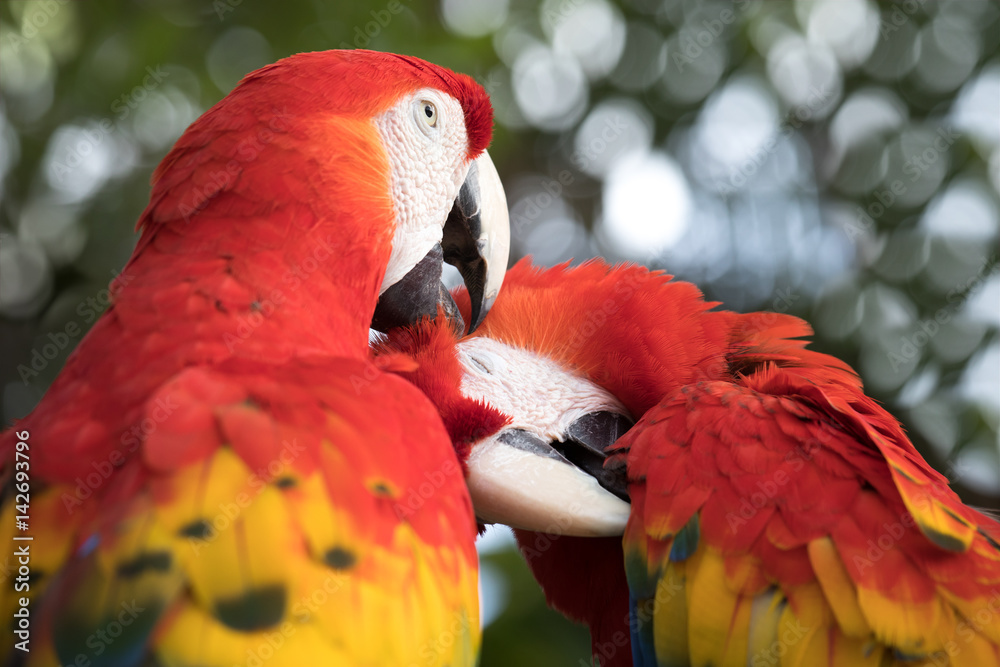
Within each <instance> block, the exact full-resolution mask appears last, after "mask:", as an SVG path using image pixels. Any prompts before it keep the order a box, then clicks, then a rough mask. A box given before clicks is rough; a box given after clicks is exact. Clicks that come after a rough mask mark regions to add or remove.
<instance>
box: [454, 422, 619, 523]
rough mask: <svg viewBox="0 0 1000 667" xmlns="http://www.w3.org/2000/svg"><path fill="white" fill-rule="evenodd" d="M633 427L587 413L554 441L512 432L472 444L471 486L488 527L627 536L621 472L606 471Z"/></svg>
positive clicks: (476, 506) (472, 493) (479, 512)
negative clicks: (614, 448)
mask: <svg viewBox="0 0 1000 667" xmlns="http://www.w3.org/2000/svg"><path fill="white" fill-rule="evenodd" d="M631 425H632V422H631V421H630V420H629V419H628V418H627V417H625V416H623V415H620V414H616V413H611V412H597V413H592V414H588V415H584V416H583V417H581V418H580V419H579V420H577V421H576V422H574V423H573V424H572V425H570V428H569V429H568V432H567V437H566V438H565V439H564V440H563V441H561V442H550V441H548V440H546V439H544V438H541V437H539V436H537V435H535V434H533V433H530V432H528V431H525V430H522V429H516V428H508V429H504V430H502V431H501V432H500V433H499V434H497V435H495V436H492V437H491V438H489V439H487V440H486V441H484V442H481V443H479V444H477V445H474V446H473V448H472V452H471V453H470V454H469V459H468V470H469V474H468V477H467V479H466V482H467V483H468V486H469V492H470V494H471V495H472V504H473V506H474V508H475V510H476V516H477V517H478V518H479V520H481V521H483V522H484V523H502V524H506V525H508V526H511V527H512V528H520V529H524V530H533V531H537V532H544V533H551V534H556V535H573V536H577V537H601V536H611V535H621V534H623V533H624V532H625V524H626V522H627V521H628V516H629V511H630V506H629V504H628V502H627V500H628V495H627V480H626V479H625V477H624V471H623V470H608V469H606V468H604V466H603V463H604V459H605V458H606V456H607V455H606V454H605V450H606V449H607V448H608V447H610V446H611V445H612V444H613V443H614V442H615V440H617V439H618V438H619V437H620V436H621V435H623V434H624V433H625V431H627V430H628V429H629V428H630V427H631Z"/></svg>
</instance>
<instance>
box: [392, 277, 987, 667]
mask: <svg viewBox="0 0 1000 667" xmlns="http://www.w3.org/2000/svg"><path fill="white" fill-rule="evenodd" d="M669 278H670V277H669V276H665V275H663V274H660V273H657V272H650V271H647V270H645V269H643V268H641V267H635V266H632V267H618V268H615V269H611V268H610V267H608V266H607V265H604V264H603V263H600V262H592V263H589V264H586V265H583V266H581V267H578V268H576V269H568V268H567V267H566V266H561V267H556V268H554V269H550V270H546V271H539V270H536V269H534V268H533V267H531V266H530V264H528V263H526V262H521V263H519V264H518V265H516V266H515V267H514V268H512V269H511V270H510V271H509V272H508V274H507V277H506V281H505V284H504V291H503V293H502V294H501V295H500V297H499V298H498V300H497V302H496V305H495V308H494V309H493V311H492V312H491V314H490V317H489V319H488V320H487V321H486V322H485V323H484V325H483V327H481V328H480V329H479V330H477V331H476V332H475V334H474V335H473V337H471V338H468V339H465V340H463V341H461V342H460V343H458V345H457V347H455V346H454V343H453V342H452V344H451V348H449V345H448V341H447V340H446V339H447V335H448V334H447V332H442V333H441V334H440V335H437V336H436V337H435V336H432V335H430V334H428V333H426V332H423V333H421V334H420V336H419V337H417V338H416V339H415V338H414V337H413V335H412V334H410V335H409V337H407V335H403V334H395V335H394V336H393V339H392V343H393V344H394V345H395V346H396V347H397V348H400V349H404V350H406V349H412V350H416V351H411V352H410V354H411V355H413V356H414V357H415V358H416V359H417V360H418V361H419V362H421V366H420V367H419V368H417V369H416V370H415V371H412V372H410V373H407V376H408V377H410V379H411V380H413V381H415V382H416V383H417V384H418V386H420V387H421V388H422V389H423V390H424V391H425V392H427V394H428V396H430V397H431V398H432V399H433V400H435V402H436V404H438V405H439V407H440V408H441V409H442V412H443V413H444V414H446V415H447V413H448V412H449V406H450V405H451V404H454V403H455V399H453V398H448V397H449V396H451V395H455V394H460V395H462V396H465V397H468V398H478V399H483V400H484V401H486V402H487V403H489V404H490V405H492V406H495V407H497V408H499V409H500V411H501V413H503V414H504V416H505V417H507V419H508V424H507V425H505V426H501V427H499V428H498V429H494V430H483V431H482V432H481V433H480V434H479V436H478V437H477V438H476V439H475V440H474V441H473V442H469V443H465V444H464V445H463V451H464V449H470V450H471V453H470V454H469V455H468V459H467V466H468V468H469V485H470V489H471V493H472V498H473V503H474V505H475V506H476V507H477V512H479V509H478V508H479V507H480V506H481V505H482V506H485V507H486V512H485V514H486V515H487V517H486V518H488V519H490V520H495V521H502V522H505V523H508V524H509V525H512V526H513V527H515V528H517V529H521V530H515V533H516V535H517V537H518V541H519V543H520V545H521V549H522V552H524V554H525V556H526V557H527V560H528V563H529V565H530V566H531V568H532V570H533V572H534V574H535V576H536V578H537V579H538V580H539V582H540V583H541V585H542V586H543V588H544V589H545V592H546V595H547V597H548V600H549V602H550V604H551V605H552V606H554V607H555V608H557V609H559V610H561V611H562V612H564V613H565V614H566V615H568V616H570V617H571V618H574V619H577V620H581V621H584V622H586V623H588V624H589V625H590V627H591V631H592V639H593V651H594V654H595V656H599V657H600V658H601V661H600V664H601V665H602V666H604V667H607V666H608V665H616V666H624V665H629V664H632V663H633V659H634V664H635V665H637V666H643V667H645V666H654V665H658V666H661V667H664V666H675V665H698V666H708V665H713V666H716V667H719V666H722V665H751V666H752V667H758V666H759V665H802V666H810V667H811V666H814V665H815V666H818V665H830V666H837V665H873V666H874V665H900V666H902V665H907V666H912V665H949V664H950V665H954V666H964V665H967V666H969V667H973V666H975V667H987V666H989V665H1000V526H998V524H997V523H995V522H993V521H992V520H990V519H988V518H987V517H985V516H984V515H982V514H981V513H979V512H977V511H976V510H974V509H971V508H969V507H967V506H965V505H964V504H962V503H961V501H960V500H959V499H958V497H957V496H956V495H955V494H954V492H953V491H951V489H950V488H949V487H948V482H947V480H946V479H945V478H944V477H943V476H942V475H940V474H939V473H937V472H936V471H934V470H933V469H931V468H930V466H928V465H927V463H926V462H925V461H924V460H923V459H922V458H921V457H920V455H919V454H918V453H917V452H916V450H915V449H914V448H913V446H912V444H911V443H910V442H909V440H908V439H907V438H906V436H905V435H904V433H903V431H902V429H901V427H900V425H899V424H898V422H897V421H896V420H895V419H894V418H893V417H892V416H891V415H889V414H888V413H887V412H886V411H885V410H884V409H883V408H881V407H880V406H879V405H878V404H877V403H875V401H873V400H871V399H870V398H868V397H866V396H865V395H864V393H863V392H862V389H861V382H860V380H859V379H858V377H857V376H856V375H855V374H854V372H853V371H852V370H851V369H850V368H849V367H848V366H847V365H846V364H844V363H842V362H840V361H839V360H837V359H835V358H833V357H830V356H828V355H825V354H820V353H817V352H813V351H810V350H807V349H805V345H806V343H805V342H804V341H801V340H795V339H798V338H801V337H804V336H808V335H809V334H810V333H811V332H810V329H809V327H808V325H807V324H806V323H805V322H803V321H801V320H799V319H797V318H795V317H791V316H788V315H779V314H776V313H750V314H746V315H741V314H736V313H732V312H725V311H714V310H712V308H713V307H714V306H716V305H718V304H714V303H709V302H706V301H704V300H703V298H702V297H701V294H700V293H699V292H698V290H697V289H696V288H695V287H693V286H692V285H690V284H687V283H683V282H677V281H671V280H669ZM432 329H433V327H432ZM414 340H416V342H414ZM428 341H437V342H435V343H434V344H433V345H431V344H429V343H428ZM449 356H453V357H454V358H455V359H454V360H453V361H448V358H449ZM442 360H444V361H442ZM424 376H430V377H432V378H433V381H429V380H428V379H427V377H424ZM525 378H530V381H528V382H525V381H524V379H525ZM583 397H585V398H583ZM574 406H575V408H574ZM595 408H596V409H597V410H599V411H600V412H602V413H604V414H605V417H604V418H603V421H602V424H603V425H601V424H597V425H596V428H594V429H592V430H591V432H590V437H589V440H590V446H589V447H585V448H583V449H584V450H585V451H584V452H583V454H582V455H581V452H580V450H581V448H580V447H578V446H576V445H575V444H574V441H577V442H578V441H579V440H580V439H579V438H573V437H572V434H571V429H570V428H568V427H566V426H563V427H561V428H559V429H556V430H555V432H552V431H551V430H550V431H549V432H546V433H537V435H538V436H541V437H536V438H534V439H533V440H532V442H531V445H530V446H528V447H523V446H520V444H519V443H518V441H517V440H516V439H512V438H511V436H510V433H511V432H512V431H514V432H517V431H523V430H525V429H529V430H530V429H531V428H532V426H531V424H532V423H535V422H536V421H538V420H539V419H540V417H539V415H542V417H541V420H542V421H547V422H550V423H551V422H552V421H553V420H552V419H551V418H550V417H548V416H545V415H547V414H552V413H555V414H560V415H562V416H563V422H562V423H565V422H566V421H568V420H567V419H566V417H571V416H572V415H573V414H574V413H573V410H574V409H576V410H580V409H582V410H584V411H587V412H593V411H594V410H595ZM608 413H610V415H608ZM631 418H635V419H637V420H638V423H637V424H636V425H635V426H634V427H633V428H632V429H631V430H630V431H629V432H628V433H627V435H625V436H624V437H622V438H621V439H620V440H618V442H617V443H615V444H613V445H612V444H611V443H612V442H613V440H614V438H615V437H616V436H617V434H618V432H620V431H621V430H622V429H624V428H626V427H627V426H628V424H629V423H630V422H629V420H630V419H631ZM445 419H446V421H447V419H448V417H447V416H446V417H445ZM470 419H472V418H471V417H468V416H466V417H465V420H466V421H469V420H470ZM595 423H596V422H595V421H594V420H591V424H592V425H594V424H595ZM585 439H587V438H585ZM560 440H561V441H563V442H558V441H560ZM480 449H483V450H484V451H486V452H487V453H488V456H484V457H480V456H477V451H478V450H480ZM604 456H609V460H608V462H607V465H605V466H603V468H602V467H601V466H600V464H599V460H600V458H602V457H604ZM559 458H564V460H563V461H562V467H563V468H565V469H566V470H564V471H562V473H561V474H562V476H563V477H567V476H571V473H570V470H574V471H575V472H574V473H573V474H576V473H579V470H580V469H582V470H587V471H591V472H592V473H593V474H595V475H596V476H597V478H598V479H599V480H600V482H601V484H602V486H604V487H605V488H606V489H607V490H608V491H610V492H614V493H620V491H621V488H622V486H623V484H624V485H626V486H627V492H628V496H629V497H630V499H631V510H630V514H629V517H628V520H627V521H628V523H627V527H626V528H625V533H624V539H623V544H616V539H615V538H610V539H609V538H598V539H583V538H577V537H559V536H555V535H553V536H546V537H545V538H544V539H541V540H539V535H538V534H537V533H533V532H530V531H544V532H546V533H559V532H563V533H566V532H570V533H575V534H584V533H585V532H586V530H587V527H588V526H591V527H592V526H594V525H595V524H594V523H593V522H592V521H591V522H583V523H579V522H577V523H571V522H569V521H567V520H565V519H560V518H559V510H560V505H561V504H562V505H565V506H569V505H572V504H574V503H575V504H577V505H579V504H581V503H582V504H583V505H585V506H587V505H588V501H580V500H578V499H577V496H576V495H575V490H574V489H573V488H571V487H569V486H567V485H560V488H559V489H557V490H553V489H552V487H551V486H550V485H548V484H546V481H547V479H548V478H549V477H551V475H550V474H549V473H548V472H546V471H545V470H544V469H543V468H544V466H549V467H553V466H552V463H551V462H552V461H553V460H558V459H559ZM507 459H514V460H515V462H514V464H513V465H504V464H503V462H504V461H505V460H507ZM530 459H534V461H531V460H530ZM565 459H568V460H565ZM497 462H501V463H500V464H498V463H497ZM567 464H570V465H567ZM573 464H575V465H576V466H577V467H578V468H577V467H574V466H573ZM622 475H624V476H626V478H625V479H623V478H622V477H621V476H622ZM532 496H537V497H539V498H540V499H539V500H538V501H537V502H538V503H539V504H541V505H542V506H544V508H545V511H538V510H537V508H536V510H535V511H534V512H531V513H528V512H525V511H524V507H525V506H530V505H531V503H532V500H531V497H532ZM592 497H593V496H592ZM602 511H606V512H607V511H608V510H602ZM617 512H618V510H611V511H609V512H608V514H607V516H608V519H609V520H608V521H607V522H606V525H603V526H600V530H598V531H595V532H597V533H601V534H606V533H607V532H611V529H612V528H613V524H614V517H615V516H617ZM571 514H572V515H573V516H579V515H580V512H579V511H574V512H571ZM546 522H548V523H546ZM565 526H570V528H571V530H569V531H566V530H563V528H564V527H565ZM523 529H529V530H523ZM622 546H623V547H624V553H623V550H622ZM623 563H624V567H622V564H623ZM625 579H627V583H626V581H625Z"/></svg>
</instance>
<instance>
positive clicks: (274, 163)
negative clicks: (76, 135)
mask: <svg viewBox="0 0 1000 667" xmlns="http://www.w3.org/2000/svg"><path fill="white" fill-rule="evenodd" d="M491 132H492V108H491V106H490V102H489V98H488V97H487V95H486V92H485V91H484V90H483V89H482V87H481V86H479V85H478V84H477V83H475V82H474V81H473V80H472V79H471V78H469V77H467V76H464V75H460V74H455V73H453V72H451V71H449V70H447V69H444V68H441V67H438V66H436V65H432V64H430V63H427V62H424V61H422V60H419V59H416V58H411V57H406V56H398V55H394V54H388V53H376V52H371V51H327V52H319V53H308V54H300V55H296V56H292V57H290V58H286V59H284V60H282V61H279V62H278V63H275V64H274V65H270V66H268V67H265V68H263V69H261V70H259V71H256V72H253V73H251V74H249V75H248V76H247V77H246V78H244V80H243V81H242V82H241V83H240V84H239V85H238V86H237V87H236V88H235V89H234V90H233V91H232V92H231V93H230V94H229V95H228V96H226V97H225V98H224V99H223V100H222V101H220V102H219V103H218V104H217V105H215V106H214V107H213V108H212V109H210V110H209V111H208V112H206V113H205V114H204V115H203V116H202V117H201V118H200V119H198V120H197V121H196V122H195V123H194V124H192V125H191V127H189V128H188V129H187V130H186V131H185V132H184V134H183V135H182V136H181V138H180V139H179V140H178V142H177V144H176V145H175V146H174V148H173V149H172V150H171V151H170V153H169V154H168V155H167V156H166V158H165V159H164V160H163V162H162V163H161V164H160V166H159V167H158V168H157V170H156V172H155V174H154V177H153V187H152V194H151V197H150V203H149V206H148V207H147V209H146V210H145V212H144V213H143V214H142V217H141V219H140V221H139V228H140V229H141V232H142V235H141V237H140V239H139V242H138V246H137V247H136V249H135V251H134V253H133V255H132V258H131V260H130V261H129V263H128V265H127V266H126V267H125V269H124V271H123V273H124V275H125V276H126V277H127V280H122V281H120V285H119V287H120V289H116V292H115V296H114V301H113V304H112V305H111V307H110V308H109V309H108V311H107V312H106V313H105V314H104V315H103V317H102V318H101V319H100V320H99V321H98V322H97V323H96V324H95V325H94V327H93V329H92V330H91V331H90V332H89V333H88V335H87V336H86V338H85V339H84V340H83V341H82V342H81V343H80V345H79V347H78V348H77V349H76V350H75V351H74V353H73V354H72V356H71V357H70V358H69V359H68V361H67V362H66V365H65V368H64V369H63V370H62V372H61V374H60V375H59V376H58V378H57V379H56V380H55V382H54V383H53V385H52V387H51V388H50V389H49V391H48V393H47V394H46V395H45V396H44V397H43V399H42V400H41V403H40V404H39V405H38V407H37V408H36V409H35V410H34V412H32V413H31V414H30V415H29V416H28V417H26V418H25V419H24V420H21V421H19V422H18V423H17V425H16V426H15V427H14V428H13V429H11V430H8V431H7V432H6V433H4V434H3V436H2V440H0V454H2V462H3V478H2V481H3V497H2V503H0V537H2V541H3V543H4V545H5V546H4V553H5V554H8V556H9V554H10V553H11V551H13V552H14V556H13V557H12V558H10V557H8V558H6V559H5V560H4V561H3V562H4V565H5V566H6V567H7V569H8V571H11V570H13V574H12V575H11V577H10V578H8V579H6V580H5V582H4V584H3V589H2V592H0V610H2V614H3V624H4V630H3V633H2V635H0V636H2V637H3V640H2V642H0V661H3V662H4V664H10V663H14V662H19V663H27V664H29V665H57V664H62V665H91V666H95V667H98V666H104V667H128V666H132V665H147V664H157V665H170V666H186V665H190V666H195V665H198V666H203V667H209V666H212V665H220V666H221V665H226V666H230V665H254V664H267V665H269V666H274V667H277V666H279V665H287V666H290V667H301V666H302V665H320V664H324V665H352V666H359V667H360V666H372V667H375V666H382V665H411V664H413V665H422V666H423V665H439V666H443V665H449V666H457V665H473V664H474V663H475V662H476V656H477V652H478V644H479V620H478V600H477V561H476V552H475V530H476V529H475V522H474V520H473V514H472V509H471V503H470V501H469V496H468V492H467V490H466V487H465V485H464V482H463V479H462V475H461V473H460V467H459V462H458V459H457V457H456V455H455V452H454V450H453V448H452V444H451V439H450V438H449V437H448V434H447V432H446V431H445V429H444V426H443V425H442V423H441V420H440V417H439V416H438V413H437V411H436V410H435V409H434V406H433V405H431V403H430V402H429V401H428V400H427V399H426V398H425V397H424V395H422V394H421V393H420V392H418V391H416V390H415V389H414V388H413V387H412V386H411V385H409V384H407V383H406V382H404V381H403V380H401V379H400V378H398V377H396V376H394V375H392V374H389V373H386V372H384V368H385V365H384V364H383V365H382V366H377V365H374V364H372V363H371V361H370V358H369V352H368V338H369V327H376V328H383V329H384V328H388V327H391V326H398V325H401V324H406V323H410V322H414V321H416V320H418V319H420V318H421V317H424V316H434V315H435V314H436V313H437V312H438V307H439V305H440V306H441V307H443V308H444V310H445V311H446V312H447V313H448V314H449V315H454V314H455V313H456V312H457V311H456V310H455V308H454V302H453V301H452V300H451V298H450V296H449V295H448V293H447V291H446V290H444V289H443V287H442V285H441V281H440V276H441V262H442V261H443V260H444V261H451V262H453V263H455V264H456V265H457V267H458V268H459V270H460V271H461V272H462V274H463V276H464V277H465V278H466V280H467V282H468V284H469V286H470V289H471V290H473V293H474V297H473V301H474V302H475V306H474V307H473V308H472V309H471V310H467V311H466V315H467V319H466V322H467V323H468V324H469V325H470V326H472V327H473V328H474V327H475V326H476V325H477V324H478V323H479V321H480V320H481V319H482V316H483V315H485V312H486V311H487V310H488V308H489V306H490V303H491V302H492V300H493V298H494V297H495V296H496V291H497V290H498V288H499V285H500V281H501V278H502V274H503V272H504V270H505V268H506V256H507V249H506V248H507V234H508V232H507V219H506V206H505V204H504V200H503V195H502V190H499V181H498V179H497V177H496V172H495V170H494V169H493V166H492V163H490V161H489V158H488V156H486V153H485V149H486V146H487V144H488V143H489V141H490V136H491ZM445 326H448V327H451V326H453V324H452V323H451V322H450V321H449V323H448V324H446V325H445ZM425 485H430V488H431V491H432V492H428V493H426V494H424V495H421V496H420V497H419V498H417V500H419V502H416V501H414V500H413V498H412V496H411V494H413V493H421V494H423V491H421V490H422V489H424V488H425ZM10 625H13V628H11V627H10Z"/></svg>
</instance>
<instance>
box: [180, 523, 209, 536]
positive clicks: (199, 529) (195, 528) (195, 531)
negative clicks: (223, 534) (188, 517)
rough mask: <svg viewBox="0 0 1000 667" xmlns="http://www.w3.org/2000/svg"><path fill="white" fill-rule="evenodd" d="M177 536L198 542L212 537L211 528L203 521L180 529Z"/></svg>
mask: <svg viewBox="0 0 1000 667" xmlns="http://www.w3.org/2000/svg"><path fill="white" fill-rule="evenodd" d="M177 534H178V535H180V536H181V537H193V538H195V539H198V540H207V539H208V538H209V537H210V536H211V535H212V526H211V524H209V523H208V522H207V521H205V520H204V519H197V520H195V521H192V522H191V523H189V524H187V525H186V526H183V527H181V529H180V530H179V531H177Z"/></svg>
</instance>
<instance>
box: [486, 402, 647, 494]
mask: <svg viewBox="0 0 1000 667" xmlns="http://www.w3.org/2000/svg"><path fill="white" fill-rule="evenodd" d="M630 428H632V420H631V419H629V418H628V417H626V416H625V415H621V414H618V413H616V412H593V413H590V414H586V415H584V416H582V417H580V418H579V419H577V420H576V421H575V422H573V423H572V424H570V426H569V429H568V430H567V433H566V439H565V440H564V441H562V442H559V441H553V442H549V441H546V440H545V439H543V438H540V437H538V436H537V435H534V434H533V433H529V432H527V431H524V430H521V429H508V430H506V431H504V432H503V433H501V434H500V436H499V438H498V439H499V440H500V442H502V443H504V444H505V445H508V446H510V447H513V448H515V449H520V450H523V451H527V452H531V453H532V454H536V455H538V456H543V457H545V458H550V459H556V460H559V461H563V462H564V463H566V464H567V465H573V466H576V467H577V468H579V469H580V470H582V471H583V472H585V473H587V474H588V475H590V476H591V477H593V478H594V479H596V480H597V483H598V484H600V485H601V487H602V488H604V489H605V490H607V491H610V492H611V493H613V494H615V495H616V496H618V497H619V498H621V499H622V500H624V501H626V502H628V500H629V495H628V479H627V478H626V476H625V470H624V469H623V468H616V469H608V468H605V467H604V461H605V460H606V459H607V456H608V455H607V453H606V450H607V448H608V447H610V446H611V445H613V444H615V441H616V440H618V438H620V437H622V436H623V435H625V432H626V431H628V430H629V429H630Z"/></svg>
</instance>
